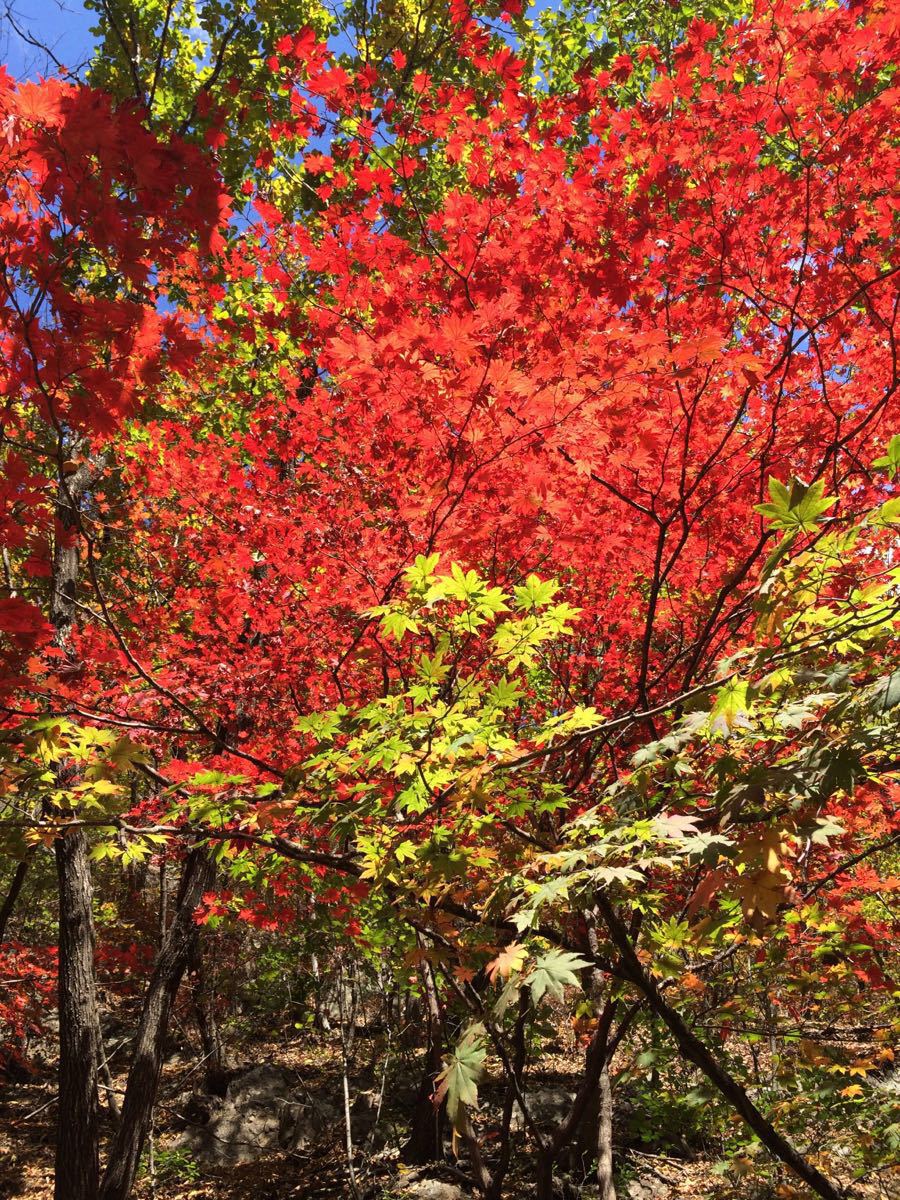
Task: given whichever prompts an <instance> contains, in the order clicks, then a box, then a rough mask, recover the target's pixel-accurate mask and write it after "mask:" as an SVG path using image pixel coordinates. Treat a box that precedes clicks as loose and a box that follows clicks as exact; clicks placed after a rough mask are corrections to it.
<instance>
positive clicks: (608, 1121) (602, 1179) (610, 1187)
mask: <svg viewBox="0 0 900 1200" xmlns="http://www.w3.org/2000/svg"><path fill="white" fill-rule="evenodd" d="M598 1091H599V1095H600V1119H599V1121H598V1122H597V1192H598V1200H616V1186H615V1183H614V1182H613V1140H612V1139H613V1096H612V1084H611V1082H610V1078H609V1063H608V1062H605V1063H604V1064H603V1070H602V1071H601V1072H600V1081H599V1084H598Z"/></svg>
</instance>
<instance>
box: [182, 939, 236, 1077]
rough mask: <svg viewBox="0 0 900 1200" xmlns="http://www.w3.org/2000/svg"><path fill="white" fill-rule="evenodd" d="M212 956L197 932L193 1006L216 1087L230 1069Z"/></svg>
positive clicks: (194, 953) (207, 1072)
mask: <svg viewBox="0 0 900 1200" xmlns="http://www.w3.org/2000/svg"><path fill="white" fill-rule="evenodd" d="M209 966H210V963H209V955H208V952H207V946H206V939H205V938H204V936H203V934H202V933H198V935H197V939H196V942H195V944H194V949H193V952H192V954H191V961H190V971H191V974H192V976H193V984H194V989H193V1009H194V1019H195V1020H196V1022H197V1030H198V1032H199V1034H200V1045H201V1046H202V1048H203V1058H204V1061H205V1063H206V1078H207V1080H208V1081H209V1082H210V1083H212V1084H213V1085H214V1086H213V1090H214V1091H215V1090H217V1088H218V1086H219V1085H220V1084H221V1082H222V1080H223V1075H224V1072H226V1071H227V1069H228V1064H227V1062H226V1060H225V1050H224V1047H223V1045H222V1038H221V1035H220V1033H219V1024H218V1021H217V1020H216V1010H215V998H214V995H213V988H212V986H211V980H210V972H209Z"/></svg>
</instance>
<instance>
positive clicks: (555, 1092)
mask: <svg viewBox="0 0 900 1200" xmlns="http://www.w3.org/2000/svg"><path fill="white" fill-rule="evenodd" d="M574 1099H575V1093H574V1092H569V1091H566V1089H565V1088H553V1087H550V1088H538V1089H536V1090H535V1091H533V1092H526V1094H525V1103H526V1104H527V1105H528V1111H529V1113H530V1114H531V1116H532V1117H533V1119H534V1121H535V1123H536V1124H537V1125H539V1126H545V1125H558V1124H559V1123H560V1121H562V1120H563V1119H564V1118H565V1117H566V1116H567V1115H568V1112H569V1109H570V1108H571V1106H572V1101H573V1100H574ZM524 1128H525V1117H524V1116H523V1114H522V1110H521V1108H520V1107H519V1105H518V1103H517V1104H516V1105H515V1106H514V1108H513V1113H512V1120H511V1121H510V1129H511V1130H512V1131H513V1133H520V1132H521V1131H522V1130H523V1129H524Z"/></svg>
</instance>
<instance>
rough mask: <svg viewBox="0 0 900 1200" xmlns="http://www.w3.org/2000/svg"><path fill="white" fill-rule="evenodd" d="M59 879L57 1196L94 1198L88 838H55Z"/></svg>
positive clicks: (95, 1016) (95, 1018) (76, 833)
mask: <svg viewBox="0 0 900 1200" xmlns="http://www.w3.org/2000/svg"><path fill="white" fill-rule="evenodd" d="M55 851H56V872H57V881H58V886H59V1126H58V1131H57V1137H56V1180H55V1184H54V1197H55V1200H96V1196H97V1186H98V1184H99V1181H100V1153H99V1105H98V1100H97V1074H96V1071H97V1057H98V1054H99V1045H98V1031H99V1028H100V1019H99V1012H98V1009H97V990H96V984H95V980H94V919H93V914H92V911H91V898H92V889H91V872H90V863H89V861H88V848H87V839H86V838H85V836H84V832H83V831H82V830H81V829H73V830H71V831H70V832H69V833H68V834H67V835H66V837H63V838H59V839H57V841H56V844H55Z"/></svg>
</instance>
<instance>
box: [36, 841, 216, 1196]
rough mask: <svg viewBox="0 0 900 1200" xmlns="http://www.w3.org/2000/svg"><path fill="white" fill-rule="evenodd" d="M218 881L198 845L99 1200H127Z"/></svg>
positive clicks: (151, 992)
mask: <svg viewBox="0 0 900 1200" xmlns="http://www.w3.org/2000/svg"><path fill="white" fill-rule="evenodd" d="M214 879H215V866H214V864H213V862H212V860H211V858H210V856H209V854H208V853H207V851H206V850H205V849H203V848H200V847H195V848H194V849H193V850H192V851H191V853H190V854H189V856H188V858H187V861H186V862H185V867H184V873H183V875H182V880H181V887H180V889H179V894H178V899H177V901H176V906H175V916H174V918H173V920H172V923H171V925H170V926H169V929H168V932H167V934H166V940H165V942H164V944H163V947H162V949H161V950H160V953H159V957H158V959H157V961H156V967H155V968H154V971H153V975H152V977H151V979H150V983H149V985H148V987H147V994H146V996H145V998H144V1008H143V1011H142V1013H141V1020H140V1024H139V1026H138V1032H137V1037H136V1039H135V1047H134V1058H133V1059H132V1063H131V1069H130V1071H129V1073H128V1083H127V1085H126V1088H125V1099H124V1101H123V1104H122V1120H121V1123H120V1125H119V1128H118V1130H117V1131H116V1134H115V1137H114V1138H113V1141H112V1144H111V1146H110V1151H109V1162H108V1164H107V1167H106V1171H105V1173H104V1176H103V1183H102V1186H101V1189H100V1198H101V1200H127V1197H128V1196H129V1195H130V1193H131V1189H132V1186H133V1184H134V1177H135V1175H136V1173H137V1168H138V1163H139V1162H140V1158H141V1152H142V1150H143V1148H144V1142H145V1141H146V1140H147V1134H148V1132H149V1129H150V1124H151V1121H152V1119H153V1106H154V1104H155V1102H156V1093H157V1090H158V1088H159V1076H160V1072H161V1070H162V1055H163V1043H164V1040H165V1036H166V1032H167V1029H168V1025H169V1016H170V1014H171V1011H172V1005H173V1004H174V1002H175V996H176V994H177V992H178V987H179V985H180V983H181V980H182V977H183V975H184V972H185V970H186V968H187V965H188V962H189V961H190V957H191V953H192V951H193V947H194V945H195V942H196V938H197V934H198V926H197V925H196V923H195V922H194V910H195V909H196V907H197V905H198V904H199V903H200V900H201V897H202V896H203V893H204V892H205V891H208V890H209V888H210V887H211V886H212V883H213V881H214ZM59 1200H62V1198H61V1197H60V1198H59Z"/></svg>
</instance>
